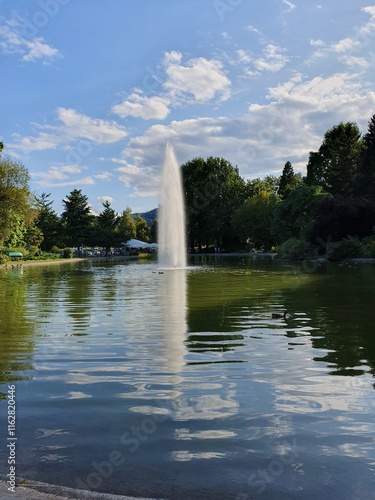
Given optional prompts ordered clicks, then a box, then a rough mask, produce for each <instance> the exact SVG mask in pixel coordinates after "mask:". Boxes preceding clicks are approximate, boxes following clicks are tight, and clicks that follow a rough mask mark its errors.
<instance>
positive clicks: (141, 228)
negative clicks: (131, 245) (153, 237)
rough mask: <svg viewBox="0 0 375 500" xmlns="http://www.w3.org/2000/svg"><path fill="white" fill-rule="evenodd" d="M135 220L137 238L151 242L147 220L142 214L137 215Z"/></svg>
mask: <svg viewBox="0 0 375 500" xmlns="http://www.w3.org/2000/svg"><path fill="white" fill-rule="evenodd" d="M134 222H135V234H136V236H135V237H136V238H137V240H141V241H145V242H146V243H148V242H149V240H150V228H149V227H148V225H147V222H146V220H145V219H144V218H143V217H141V216H140V215H137V217H136V218H135V219H134Z"/></svg>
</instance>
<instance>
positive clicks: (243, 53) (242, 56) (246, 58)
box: [236, 49, 252, 63]
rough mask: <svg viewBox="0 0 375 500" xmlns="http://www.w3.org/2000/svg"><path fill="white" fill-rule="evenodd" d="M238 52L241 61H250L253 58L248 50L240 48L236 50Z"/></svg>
mask: <svg viewBox="0 0 375 500" xmlns="http://www.w3.org/2000/svg"><path fill="white" fill-rule="evenodd" d="M236 54H237V56H238V62H240V63H249V62H250V61H251V60H252V57H251V55H250V54H249V53H248V52H247V51H246V50H243V49H239V50H237V51H236Z"/></svg>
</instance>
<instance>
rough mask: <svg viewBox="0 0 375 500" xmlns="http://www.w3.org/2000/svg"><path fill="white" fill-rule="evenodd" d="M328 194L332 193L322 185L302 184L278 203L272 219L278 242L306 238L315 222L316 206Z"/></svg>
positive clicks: (274, 233) (273, 232) (273, 231)
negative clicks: (314, 210)
mask: <svg viewBox="0 0 375 500" xmlns="http://www.w3.org/2000/svg"><path fill="white" fill-rule="evenodd" d="M326 196H330V195H328V194H327V193H325V192H324V190H323V188H322V187H321V186H309V185H307V184H300V185H299V186H298V187H296V188H295V189H294V190H293V191H291V192H290V193H289V195H288V196H286V197H285V198H284V199H283V200H282V201H281V202H280V203H278V204H277V206H276V207H275V211H274V214H273V220H272V234H273V235H274V236H275V238H276V241H277V243H281V242H283V241H286V240H288V239H290V238H298V239H304V238H305V237H306V234H307V232H308V231H309V229H310V228H311V226H312V224H313V222H314V215H313V209H314V206H315V205H316V204H317V203H318V202H320V200H322V199H323V198H324V197H326Z"/></svg>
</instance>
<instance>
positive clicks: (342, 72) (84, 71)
mask: <svg viewBox="0 0 375 500" xmlns="http://www.w3.org/2000/svg"><path fill="white" fill-rule="evenodd" d="M374 41H375V5H374V4H371V2H370V0H329V1H326V2H322V3H319V0H317V1H315V0H264V1H263V2H254V1H249V0H178V1H177V0H159V1H156V0H108V1H106V2H104V1H103V0H38V1H34V0H0V67H1V79H0V89H1V91H0V103H1V104H0V113H1V115H0V116H1V129H0V140H2V141H3V142H4V143H5V146H6V149H5V152H6V153H7V154H9V155H11V156H13V157H15V158H17V159H18V160H20V161H21V162H22V163H23V164H24V165H25V166H26V167H27V168H28V170H29V172H30V174H31V187H32V190H33V191H35V192H36V193H39V194H40V193H42V192H47V193H51V199H53V200H54V202H55V209H56V210H57V212H58V213H60V212H61V210H62V208H63V207H62V201H61V200H62V199H63V198H64V197H65V196H66V195H67V194H69V193H70V192H71V191H72V190H73V189H75V188H78V189H82V192H83V193H84V194H86V195H87V196H88V198H89V202H90V204H91V206H92V209H93V211H94V212H95V213H99V212H100V211H101V209H102V202H103V201H105V200H109V201H110V202H111V204H112V207H113V208H114V209H115V210H116V211H119V212H120V211H122V210H124V209H125V208H126V207H130V208H131V209H132V210H133V212H137V211H146V210H150V209H152V208H155V207H156V206H157V204H158V189H159V174H160V170H161V166H162V163H163V156H164V149H165V145H166V143H167V142H171V143H172V144H173V146H174V149H175V153H176V156H177V159H178V162H179V163H180V164H182V163H184V162H186V161H189V160H191V159H193V158H195V157H197V156H202V157H208V156H219V157H225V158H226V159H227V160H229V161H230V162H231V163H232V164H233V165H236V166H238V168H239V171H240V174H241V175H242V176H243V177H244V178H245V179H251V178H254V177H263V176H265V175H267V174H273V175H279V174H280V173H281V171H282V168H283V166H284V164H285V162H286V161H288V160H289V161H291V162H292V164H293V166H294V169H295V170H296V171H301V172H305V166H306V162H307V159H308V153H309V151H311V150H316V149H318V148H319V146H320V144H321V141H322V137H323V135H324V132H325V131H326V130H327V129H328V128H330V127H332V126H333V125H336V124H338V123H339V122H340V121H355V122H357V123H358V125H359V127H360V129H361V130H362V131H363V132H365V131H366V129H367V124H368V121H369V120H370V118H371V116H372V114H374V113H375V94H374V81H375V73H374V63H375V59H374V58H375V52H374V51H375V43H374Z"/></svg>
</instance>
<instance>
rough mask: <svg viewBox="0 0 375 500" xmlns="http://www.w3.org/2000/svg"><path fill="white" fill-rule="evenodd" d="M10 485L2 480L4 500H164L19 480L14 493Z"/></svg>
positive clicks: (1, 489)
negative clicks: (10, 489)
mask: <svg viewBox="0 0 375 500" xmlns="http://www.w3.org/2000/svg"><path fill="white" fill-rule="evenodd" d="M8 488H9V484H8V483H7V482H6V481H3V480H0V497H1V499H2V500H10V499H12V500H51V499H55V500H91V499H92V500H163V499H161V498H159V499H155V498H150V497H147V498H146V497H129V496H124V495H115V494H112V493H99V492H96V491H91V490H89V491H88V490H79V489H75V488H69V487H67V486H58V485H53V484H49V483H43V482H39V481H29V480H25V479H22V478H17V480H16V486H15V488H14V492H13V491H9V489H8Z"/></svg>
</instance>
